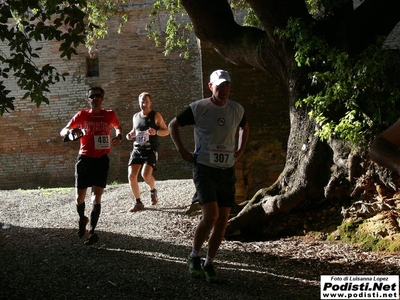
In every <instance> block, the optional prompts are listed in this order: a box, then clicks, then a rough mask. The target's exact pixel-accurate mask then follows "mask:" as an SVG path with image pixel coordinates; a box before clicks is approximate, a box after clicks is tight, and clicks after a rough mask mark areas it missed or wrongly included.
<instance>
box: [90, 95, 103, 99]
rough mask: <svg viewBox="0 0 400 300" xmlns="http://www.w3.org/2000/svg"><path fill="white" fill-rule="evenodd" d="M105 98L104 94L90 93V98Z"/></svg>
mask: <svg viewBox="0 0 400 300" xmlns="http://www.w3.org/2000/svg"><path fill="white" fill-rule="evenodd" d="M96 97H97V98H103V95H102V94H91V95H89V97H88V98H89V99H94V98H96Z"/></svg>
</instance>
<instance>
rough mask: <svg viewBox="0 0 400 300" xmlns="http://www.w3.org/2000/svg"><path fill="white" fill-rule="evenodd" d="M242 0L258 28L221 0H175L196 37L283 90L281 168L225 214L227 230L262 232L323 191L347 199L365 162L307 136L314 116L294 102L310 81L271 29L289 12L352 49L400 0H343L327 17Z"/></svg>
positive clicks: (368, 38)
mask: <svg viewBox="0 0 400 300" xmlns="http://www.w3.org/2000/svg"><path fill="white" fill-rule="evenodd" d="M246 2H248V3H249V4H250V5H251V7H252V8H253V9H254V11H255V13H256V15H257V16H258V18H259V19H260V21H261V23H262V25H263V29H262V30H261V29H256V28H250V27H242V26H239V25H238V24H237V23H236V22H235V21H234V18H233V14H232V11H231V9H230V6H229V3H228V1H226V0H182V4H183V6H184V7H185V9H186V11H187V12H188V14H189V16H190V18H191V20H192V22H193V25H194V30H195V33H196V36H197V37H198V38H199V39H201V40H202V41H205V42H207V43H210V44H211V45H212V46H213V47H214V48H215V50H216V51H217V52H218V53H220V54H221V55H222V56H223V57H224V58H226V59H227V60H229V61H231V62H232V63H234V64H237V65H245V66H252V67H254V68H257V69H260V70H263V71H265V72H269V73H270V74H272V76H273V77H274V78H275V79H276V80H277V83H278V84H280V85H282V86H284V87H285V88H286V90H287V94H288V99H289V110H290V122H291V130H290V136H289V139H288V150H287V160H286V164H285V168H284V170H283V172H282V174H281V175H280V176H279V178H278V180H277V181H276V182H275V184H274V185H273V186H271V187H268V188H265V189H262V190H260V191H258V192H257V193H256V195H255V196H254V197H253V198H252V199H251V200H250V201H249V202H248V203H247V205H246V206H245V207H244V208H243V209H242V210H241V212H240V213H239V214H238V215H237V216H235V217H233V218H232V219H231V220H230V221H229V225H228V229H227V235H232V234H236V233H241V234H245V235H258V234H262V235H264V236H268V230H269V228H270V227H269V225H270V224H269V221H270V220H272V219H273V218H275V217H279V216H280V215H282V214H285V213H287V212H290V211H294V210H296V209H299V208H301V209H303V210H305V209H308V208H310V207H313V206H315V205H316V203H320V202H323V201H327V199H329V200H330V201H346V200H348V199H350V198H351V195H352V191H353V188H354V186H355V179H356V178H357V177H360V176H362V174H363V173H364V172H365V169H366V167H363V164H362V160H363V159H367V158H366V156H365V155H364V154H362V153H361V155H358V154H357V153H354V152H350V151H348V149H346V148H345V147H344V146H343V144H342V143H341V142H340V141H336V140H329V141H321V140H320V139H319V138H318V137H316V136H315V129H316V124H315V123H314V122H313V121H312V120H310V119H309V117H308V114H307V113H308V112H307V110H306V109H305V108H302V109H299V108H297V107H296V106H295V103H296V102H297V100H298V99H300V98H302V97H303V96H305V95H307V93H308V91H309V89H310V85H309V83H308V79H307V70H305V69H304V68H303V69H300V68H298V66H297V64H296V62H295V59H294V54H295V49H294V46H293V44H292V41H290V40H286V41H283V40H280V39H279V38H278V37H277V36H276V35H275V34H274V30H275V29H276V28H284V27H285V26H286V24H287V21H288V19H289V18H290V17H292V18H299V19H301V20H302V21H303V22H304V23H305V24H310V23H311V22H315V23H317V25H316V26H315V27H314V28H315V30H317V31H318V35H319V36H321V37H323V38H325V40H326V41H327V42H329V43H331V45H332V47H337V48H339V49H341V50H342V51H347V52H348V53H349V54H350V55H356V54H358V53H360V52H361V51H362V50H363V49H365V48H366V47H368V46H369V45H370V44H371V43H372V42H373V41H374V40H375V39H376V37H377V36H378V35H383V36H386V35H388V34H389V33H390V31H391V30H392V28H393V27H394V26H395V25H396V24H397V23H398V22H399V21H400V14H399V13H398V12H399V11H400V1H399V0H365V1H363V4H362V5H361V6H360V8H359V9H357V10H356V11H354V9H353V1H352V0H347V1H345V5H344V6H342V7H341V8H338V9H336V10H333V11H332V12H331V13H330V15H331V17H330V19H329V20H314V19H312V18H311V16H310V14H309V13H308V10H307V8H306V5H305V1H303V0H248V1H246ZM365 28H370V29H369V30H366V29H365ZM353 195H354V193H353Z"/></svg>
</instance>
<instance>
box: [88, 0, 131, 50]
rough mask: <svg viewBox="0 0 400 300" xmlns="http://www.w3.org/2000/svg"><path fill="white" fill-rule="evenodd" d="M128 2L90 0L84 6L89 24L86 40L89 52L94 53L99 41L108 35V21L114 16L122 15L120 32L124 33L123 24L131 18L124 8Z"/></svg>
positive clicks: (125, 0)
mask: <svg viewBox="0 0 400 300" xmlns="http://www.w3.org/2000/svg"><path fill="white" fill-rule="evenodd" d="M126 2H127V0H88V2H87V6H85V7H82V11H83V12H84V13H85V14H86V15H87V22H88V24H89V26H88V28H87V31H86V40H85V44H86V47H87V48H88V50H89V54H91V55H94V54H95V53H96V51H97V41H98V40H100V39H102V38H104V37H105V36H107V34H108V26H107V21H109V20H110V19H111V18H112V17H114V16H119V17H120V22H119V27H118V32H119V33H122V27H123V25H124V24H125V23H126V22H128V20H129V16H128V14H127V13H124V10H123V5H124V4H125V3H126Z"/></svg>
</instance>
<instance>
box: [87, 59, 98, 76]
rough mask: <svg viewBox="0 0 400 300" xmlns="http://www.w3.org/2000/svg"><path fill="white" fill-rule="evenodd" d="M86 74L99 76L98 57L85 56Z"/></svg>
mask: <svg viewBox="0 0 400 300" xmlns="http://www.w3.org/2000/svg"><path fill="white" fill-rule="evenodd" d="M86 76H87V77H97V76H99V58H98V57H97V56H95V57H90V56H88V57H86Z"/></svg>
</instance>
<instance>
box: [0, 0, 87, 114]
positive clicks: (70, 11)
mask: <svg viewBox="0 0 400 300" xmlns="http://www.w3.org/2000/svg"><path fill="white" fill-rule="evenodd" d="M84 5H86V2H85V1H83V0H69V1H56V0H53V1H50V0H48V1H44V0H43V1H39V0H36V1H35V0H31V1H16V0H8V1H7V2H4V3H1V4H0V16H1V17H0V38H1V42H2V44H3V45H7V47H8V48H9V50H10V51H9V52H8V53H4V52H1V53H0V62H1V67H2V69H1V76H2V78H4V79H5V80H7V79H8V78H10V76H12V77H14V78H16V79H17V84H18V86H19V87H20V88H21V89H22V90H25V91H26V93H25V95H24V97H23V98H28V97H29V98H30V99H31V102H34V103H36V105H37V106H39V105H40V104H41V103H42V102H45V103H49V100H48V98H47V97H46V96H45V93H46V92H49V86H50V85H52V84H54V83H56V82H59V81H60V80H62V79H64V78H65V77H64V76H65V75H67V74H60V73H59V72H58V71H57V70H56V68H55V67H53V66H50V65H48V64H46V65H38V64H37V61H38V58H39V55H38V53H39V51H40V49H41V44H42V43H43V42H44V41H48V40H54V39H55V40H58V41H61V44H60V56H61V57H67V58H71V56H72V55H73V54H76V50H75V48H76V47H77V46H78V45H79V44H81V43H84V30H85V23H84V16H85V15H84V13H83V12H82V10H81V9H80V7H81V6H84ZM9 19H13V20H14V22H13V23H12V24H8V23H7V22H8V20H9ZM7 24H8V25H7ZM34 45H35V46H34ZM0 91H1V95H0V115H3V114H4V112H9V111H10V110H13V109H14V104H13V101H14V100H15V98H14V97H10V96H9V93H10V91H9V90H7V89H6V86H5V82H4V81H0Z"/></svg>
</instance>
